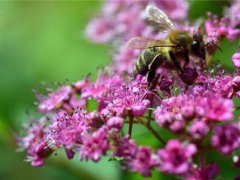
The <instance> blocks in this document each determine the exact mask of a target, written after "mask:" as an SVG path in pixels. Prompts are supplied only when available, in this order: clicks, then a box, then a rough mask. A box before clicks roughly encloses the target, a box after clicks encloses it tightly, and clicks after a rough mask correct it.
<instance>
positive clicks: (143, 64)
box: [134, 48, 158, 76]
mask: <svg viewBox="0 0 240 180" xmlns="http://www.w3.org/2000/svg"><path fill="white" fill-rule="evenodd" d="M157 54H158V52H156V50H155V48H149V49H146V50H145V51H144V52H143V53H142V54H141V55H140V56H139V58H138V60H137V62H136V63H135V65H134V75H135V76H136V75H137V74H141V75H146V74H147V72H148V65H149V64H150V63H151V62H152V61H153V59H154V57H155V56H156V55H157Z"/></svg>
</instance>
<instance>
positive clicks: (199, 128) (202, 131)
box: [189, 121, 209, 139]
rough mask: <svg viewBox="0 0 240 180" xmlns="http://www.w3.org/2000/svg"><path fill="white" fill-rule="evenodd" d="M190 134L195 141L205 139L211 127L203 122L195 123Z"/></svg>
mask: <svg viewBox="0 0 240 180" xmlns="http://www.w3.org/2000/svg"><path fill="white" fill-rule="evenodd" d="M189 132H190V134H191V136H192V137H193V138H195V139H201V138H204V137H205V136H206V135H207V133H208V132H209V127H208V126H207V124H206V123H205V122H203V121H195V122H193V123H192V124H191V126H190V129H189Z"/></svg>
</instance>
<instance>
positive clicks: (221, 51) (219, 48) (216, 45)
mask: <svg viewBox="0 0 240 180" xmlns="http://www.w3.org/2000/svg"><path fill="white" fill-rule="evenodd" d="M212 45H214V46H215V47H216V48H217V49H219V50H220V51H221V52H222V51H223V50H222V49H221V48H220V47H219V46H218V45H217V44H215V43H214V42H212Z"/></svg>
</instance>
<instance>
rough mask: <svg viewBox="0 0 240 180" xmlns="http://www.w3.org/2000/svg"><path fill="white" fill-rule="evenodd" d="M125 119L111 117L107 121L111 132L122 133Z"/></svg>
mask: <svg viewBox="0 0 240 180" xmlns="http://www.w3.org/2000/svg"><path fill="white" fill-rule="evenodd" d="M123 123H124V119H123V118H121V117H111V118H110V119H109V120H108V121H107V127H108V128H109V129H110V130H115V131H120V130H121V129H122V126H123Z"/></svg>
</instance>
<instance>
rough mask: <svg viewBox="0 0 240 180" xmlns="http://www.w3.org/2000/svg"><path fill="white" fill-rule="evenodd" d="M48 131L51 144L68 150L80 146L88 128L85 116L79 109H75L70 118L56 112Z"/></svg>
mask: <svg viewBox="0 0 240 180" xmlns="http://www.w3.org/2000/svg"><path fill="white" fill-rule="evenodd" d="M50 130H51V134H50V137H49V138H50V140H51V142H52V144H54V145H55V146H57V147H61V146H64V147H66V148H67V149H70V148H72V147H74V146H76V145H77V144H80V143H81V142H82V140H83V136H84V135H85V134H86V133H87V130H88V126H87V123H86V122H85V114H84V112H83V111H82V110H80V109H76V110H75V111H74V112H73V114H72V115H71V116H70V115H68V114H66V113H63V112H58V113H57V114H56V115H55V118H54V121H53V123H52V124H51V126H50Z"/></svg>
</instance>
